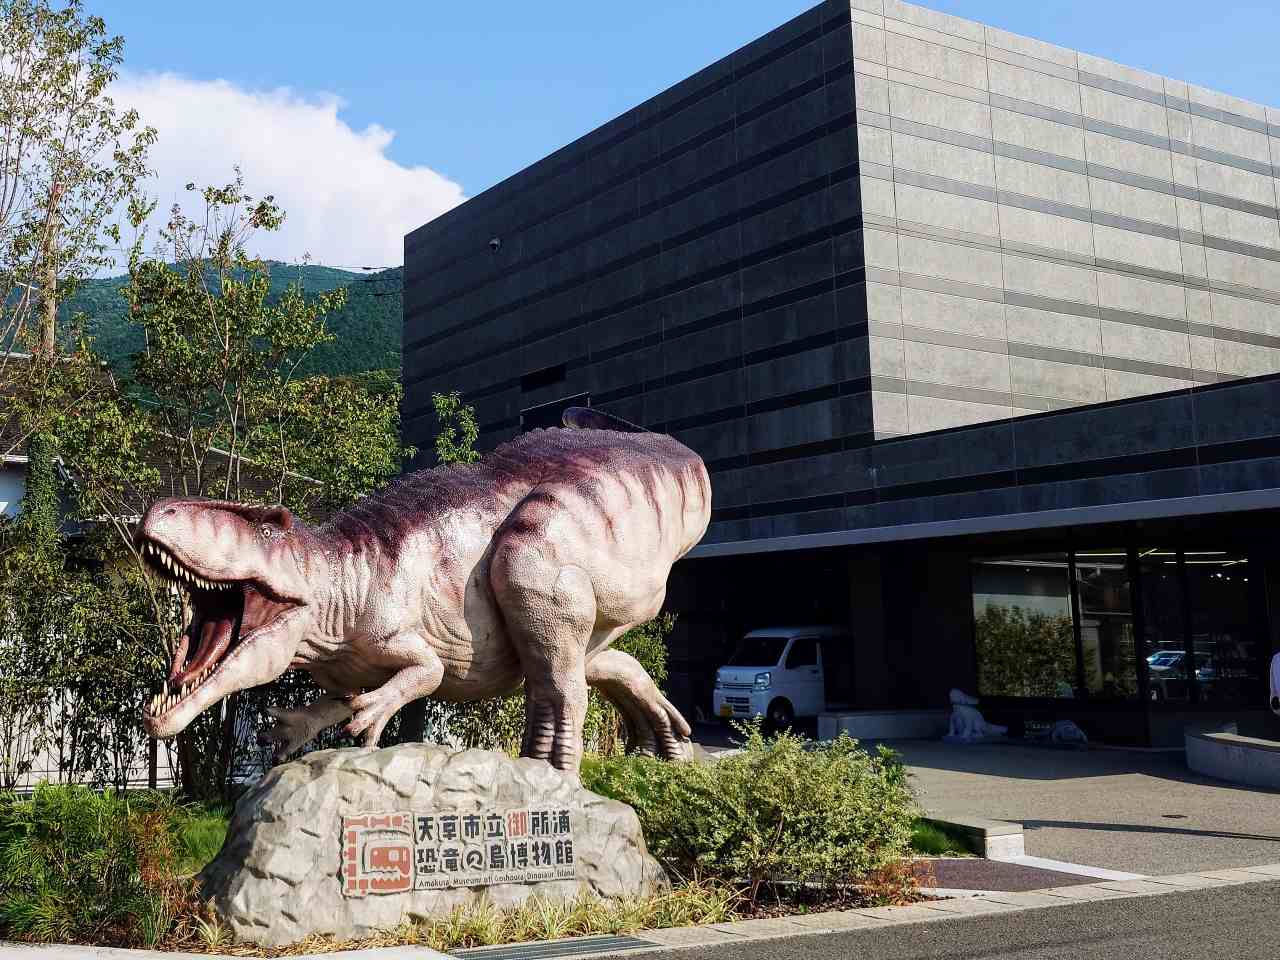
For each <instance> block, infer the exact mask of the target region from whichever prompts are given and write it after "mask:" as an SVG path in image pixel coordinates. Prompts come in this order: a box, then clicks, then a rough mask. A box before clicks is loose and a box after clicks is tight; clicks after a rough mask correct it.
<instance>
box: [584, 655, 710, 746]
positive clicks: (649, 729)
mask: <svg viewBox="0 0 1280 960" xmlns="http://www.w3.org/2000/svg"><path fill="white" fill-rule="evenodd" d="M587 683H589V684H590V685H591V686H593V687H595V688H596V689H597V690H599V691H600V693H601V694H602V695H603V696H604V697H605V699H606V700H608V701H609V702H610V703H612V704H613V705H614V706H615V707H617V708H618V712H619V713H621V714H622V719H623V722H624V723H625V724H626V727H627V748H628V750H629V751H631V752H634V753H644V754H650V755H653V756H659V757H662V758H663V759H665V760H685V759H688V758H689V757H690V750H689V734H690V729H689V724H688V723H687V722H685V719H684V717H683V716H681V715H680V711H679V710H677V709H676V708H675V707H673V706H672V705H671V702H670V701H669V700H667V698H666V697H664V696H663V695H662V692H661V691H660V690H659V689H658V686H657V684H655V683H654V682H653V680H652V678H651V677H650V676H649V674H648V673H647V672H646V671H645V669H644V667H642V666H641V665H640V662H639V661H638V660H636V658H635V657H633V656H631V655H630V654H628V653H624V652H623V651H621V650H604V651H601V652H600V653H598V654H596V655H595V656H593V657H592V658H591V660H590V662H589V663H588V664H587Z"/></svg>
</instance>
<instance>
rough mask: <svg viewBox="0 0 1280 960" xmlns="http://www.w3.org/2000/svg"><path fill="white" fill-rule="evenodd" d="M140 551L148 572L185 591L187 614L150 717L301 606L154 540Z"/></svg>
mask: <svg viewBox="0 0 1280 960" xmlns="http://www.w3.org/2000/svg"><path fill="white" fill-rule="evenodd" d="M142 553H143V556H144V558H145V559H146V561H147V564H148V566H149V567H150V568H151V569H152V570H154V571H155V572H156V573H158V574H159V575H160V576H161V577H162V578H163V579H165V580H167V581H168V582H170V583H173V584H175V585H177V586H178V587H180V588H181V589H182V590H183V592H184V594H185V601H186V602H185V604H184V610H185V611H187V612H188V613H189V614H190V620H189V621H188V622H187V624H186V626H185V628H184V630H183V633H182V636H181V638H180V639H179V641H178V646H177V648H176V649H175V650H174V652H173V663H172V664H171V665H170V667H169V675H168V677H167V678H165V681H164V683H163V685H162V689H161V690H160V691H159V692H157V693H156V694H155V696H153V697H152V698H151V702H150V703H149V704H148V706H147V710H146V713H147V717H148V719H151V720H159V719H160V718H162V717H164V716H166V715H167V714H169V713H172V712H173V711H174V710H176V709H177V708H178V707H179V706H181V705H182V704H183V703H185V702H186V701H188V700H190V699H191V698H193V697H194V696H195V695H196V694H197V693H198V692H199V691H200V690H201V689H203V688H204V687H206V686H207V685H208V684H210V683H211V682H212V681H213V680H214V678H215V677H217V675H218V672H219V670H220V669H221V667H222V665H223V664H225V663H226V662H227V660H228V658H229V657H230V656H231V655H232V653H233V652H234V651H235V650H236V648H237V647H239V646H240V645H241V644H242V643H244V642H246V641H248V640H251V639H252V638H253V635H254V634H255V633H257V632H258V631H260V630H262V629H263V628H265V627H269V626H271V625H272V624H273V623H275V622H276V621H277V620H278V619H279V618H280V617H282V616H284V615H285V614H286V613H288V612H289V611H290V610H294V609H296V608H297V607H298V606H299V604H298V603H295V602H293V601H290V600H286V599H283V598H281V597H277V596H275V595H274V594H272V592H271V590H270V588H269V587H267V586H266V585H265V584H263V583H260V582H259V581H257V580H218V579H213V578H210V577H207V576H204V575H202V574H200V573H198V572H197V571H195V570H192V569H191V568H189V567H187V566H186V565H184V564H183V563H182V561H181V560H179V559H178V558H177V557H175V556H174V555H173V553H172V552H170V551H169V550H168V549H166V548H165V547H164V546H162V545H161V544H158V543H156V542H154V541H152V540H147V541H145V542H144V543H143V544H142Z"/></svg>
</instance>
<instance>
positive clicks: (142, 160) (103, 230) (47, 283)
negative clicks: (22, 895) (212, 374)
mask: <svg viewBox="0 0 1280 960" xmlns="http://www.w3.org/2000/svg"><path fill="white" fill-rule="evenodd" d="M123 49H124V41H123V39H122V38H120V37H118V36H117V37H111V36H109V35H108V34H107V30H106V25H105V23H104V22H103V21H102V19H101V18H100V17H92V16H86V15H85V14H84V10H83V5H82V4H81V3H80V2H79V0H69V2H67V3H66V4H65V5H63V6H62V7H61V8H60V9H54V7H53V6H52V5H51V4H50V3H49V2H48V0H0V143H2V145H0V393H2V394H3V395H4V396H5V398H6V403H4V404H3V405H0V438H3V439H0V452H3V453H4V454H5V455H8V454H12V453H14V452H15V451H17V450H20V449H21V448H22V447H23V446H25V448H26V453H27V457H28V463H27V490H26V495H25V497H24V499H23V504H22V507H23V509H22V514H21V519H20V520H19V521H18V522H16V523H12V524H8V525H6V528H5V529H4V530H3V532H2V533H0V659H2V660H3V665H2V668H0V674H2V675H3V683H2V686H3V689H2V690H0V725H3V727H4V728H5V730H4V732H5V734H6V741H7V744H6V750H5V759H4V763H3V767H4V771H3V774H4V775H3V779H4V780H7V781H10V782H12V780H13V779H14V778H16V777H17V776H19V775H21V773H22V772H24V771H23V769H22V768H23V767H24V766H28V767H29V765H30V756H31V753H32V752H33V751H34V750H35V749H37V748H39V747H40V746H41V745H43V744H46V743H47V741H48V740H49V738H50V736H51V734H52V730H51V727H50V724H49V719H50V710H51V709H52V704H53V700H54V698H55V697H57V698H60V699H61V702H62V705H63V706H64V707H65V704H66V700H65V697H64V694H65V691H64V690H63V689H62V688H61V687H59V686H58V683H59V678H60V677H61V676H62V670H63V667H64V665H66V664H68V663H72V662H76V661H75V658H74V656H73V653H74V649H73V648H74V644H75V643H76V637H77V634H76V624H77V623H79V624H85V623H92V622H93V620H92V618H88V619H84V618H78V617H77V616H75V615H74V614H75V612H76V611H78V612H80V613H83V612H85V611H86V610H87V609H88V608H87V607H86V606H85V601H86V600H87V599H89V598H91V597H92V596H93V593H92V585H91V584H90V583H89V581H87V580H85V579H84V578H83V577H82V576H81V574H80V573H79V572H68V571H67V569H66V567H67V556H66V551H65V543H64V540H63V537H62V534H61V530H60V524H61V516H60V497H61V494H62V490H61V483H60V481H61V473H60V471H59V468H58V462H57V458H58V455H59V453H60V442H59V439H60V438H59V434H58V431H57V424H58V421H59V420H60V419H62V420H65V418H66V416H67V413H68V408H69V406H70V405H71V402H72V401H74V399H75V398H76V396H77V381H78V380H79V377H78V373H77V363H78V361H73V362H71V363H69V364H64V363H63V362H62V360H61V358H59V357H58V355H57V353H58V351H57V335H56V334H57V331H56V328H55V319H56V309H57V303H58V297H59V296H60V295H66V294H67V293H68V292H70V291H71V290H72V289H73V288H74V286H75V284H76V283H77V282H78V281H79V280H82V279H84V278H85V277H88V276H90V275H92V274H93V273H95V272H97V271H99V270H101V269H102V268H104V267H106V266H109V265H110V264H111V263H112V262H113V253H114V247H115V246H118V245H119V244H120V243H121V235H120V231H119V229H118V226H117V225H116V224H114V223H112V222H111V218H112V216H113V214H114V213H115V212H116V211H118V210H120V209H121V208H124V207H137V208H140V206H141V201H140V198H139V194H138V185H139V182H140V180H141V178H142V177H143V176H144V175H145V173H146V152H147V149H148V147H149V146H150V145H151V143H152V142H153V141H154V139H155V131H154V130H152V129H150V128H146V127H141V126H140V125H139V118H138V115H137V113H136V112H133V111H120V110H118V109H117V108H116V106H115V104H114V103H113V102H112V100H111V98H110V97H109V96H107V93H106V91H107V89H108V86H109V85H110V83H111V81H112V80H113V79H115V76H116V71H117V68H118V66H119V64H120V62H121V57H122V54H123ZM22 351H26V352H27V354H28V356H25V357H24V356H23V355H22ZM86 591H87V592H86ZM102 632H103V631H98V633H99V635H101V634H102ZM18 743H22V744H24V745H25V746H24V747H23V748H22V749H17V750H11V749H10V748H11V747H12V746H13V745H14V744H18ZM73 762H74V761H73Z"/></svg>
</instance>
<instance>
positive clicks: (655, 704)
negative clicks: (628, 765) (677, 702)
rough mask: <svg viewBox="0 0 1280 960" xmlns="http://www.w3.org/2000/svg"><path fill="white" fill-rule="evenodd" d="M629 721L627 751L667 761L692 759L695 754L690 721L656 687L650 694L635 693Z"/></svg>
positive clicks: (626, 714)
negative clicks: (640, 694) (690, 737)
mask: <svg viewBox="0 0 1280 960" xmlns="http://www.w3.org/2000/svg"><path fill="white" fill-rule="evenodd" d="M630 707H631V709H629V710H626V711H624V712H623V716H624V718H625V719H626V721H627V724H626V726H627V752H628V753H640V754H644V755H646V756H651V757H660V758H661V759H663V760H688V759H691V758H692V756H693V745H692V744H691V743H690V742H689V734H690V733H691V732H692V731H691V730H690V729H689V724H688V723H687V722H686V721H685V719H684V717H683V716H681V714H680V711H679V710H677V709H676V708H675V707H673V706H672V705H671V703H670V701H668V700H667V698H666V697H664V696H662V694H660V693H658V691H657V689H656V688H655V689H654V690H652V691H651V692H650V695H649V696H635V697H633V698H632V699H631V703H630Z"/></svg>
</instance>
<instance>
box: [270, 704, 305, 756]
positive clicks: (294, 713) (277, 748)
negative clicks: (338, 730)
mask: <svg viewBox="0 0 1280 960" xmlns="http://www.w3.org/2000/svg"><path fill="white" fill-rule="evenodd" d="M267 713H268V714H269V715H270V716H271V719H273V720H275V723H274V724H273V725H272V726H270V727H268V728H267V729H266V730H260V731H259V732H258V745H259V746H261V747H274V760H275V762H276V763H279V762H280V761H281V760H284V759H285V758H287V757H289V756H292V755H293V754H295V753H297V752H298V751H299V750H301V749H302V747H303V746H304V745H305V744H306V743H307V741H309V740H310V739H311V738H312V737H314V736H315V735H316V731H315V730H313V729H312V728H311V724H310V723H309V722H308V720H309V717H308V714H307V711H306V710H285V709H283V708H281V707H268V708H267Z"/></svg>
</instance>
